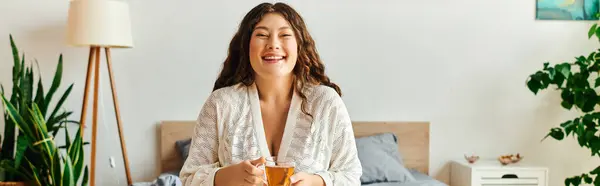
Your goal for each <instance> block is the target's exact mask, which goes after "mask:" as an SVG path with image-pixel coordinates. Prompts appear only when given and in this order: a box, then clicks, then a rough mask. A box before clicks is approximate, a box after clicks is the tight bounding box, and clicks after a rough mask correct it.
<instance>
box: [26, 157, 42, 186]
mask: <svg viewBox="0 0 600 186" xmlns="http://www.w3.org/2000/svg"><path fill="white" fill-rule="evenodd" d="M25 160H26V161H27V164H28V165H29V168H31V170H32V173H33V181H35V183H36V184H37V185H44V184H42V181H41V180H42V179H43V178H42V177H41V176H40V175H39V172H40V171H39V170H38V168H37V167H35V166H34V165H33V163H31V161H29V159H27V158H25Z"/></svg>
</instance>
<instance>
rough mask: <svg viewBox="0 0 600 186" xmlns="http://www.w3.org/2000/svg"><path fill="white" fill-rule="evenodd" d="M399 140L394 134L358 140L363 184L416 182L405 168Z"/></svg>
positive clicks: (377, 135)
mask: <svg viewBox="0 0 600 186" xmlns="http://www.w3.org/2000/svg"><path fill="white" fill-rule="evenodd" d="M397 140H398V139H397V138H396V135H394V134H393V133H382V134H376V135H372V136H366V137H360V138H356V148H357V150H358V158H359V159H360V163H361V165H362V171H363V174H362V176H361V177H360V181H361V183H362V184H370V183H380V182H401V183H402V182H411V181H416V179H415V178H414V177H413V175H412V174H411V173H410V172H409V171H408V169H407V168H406V167H404V162H403V161H402V155H401V154H400V151H399V149H398V141H397Z"/></svg>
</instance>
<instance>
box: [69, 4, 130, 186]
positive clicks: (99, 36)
mask: <svg viewBox="0 0 600 186" xmlns="http://www.w3.org/2000/svg"><path fill="white" fill-rule="evenodd" d="M67 42H68V44H69V45H72V46H78V47H89V48H90V52H89V57H88V66H87V73H86V80H85V90H84V95H83V105H82V107H81V125H80V127H81V128H82V129H83V127H85V123H86V117H87V113H86V109H87V103H88V98H89V92H90V86H91V80H92V75H93V78H94V84H93V85H94V89H93V111H92V140H91V145H92V153H91V167H90V180H89V181H90V185H91V186H94V185H95V183H96V182H95V181H96V180H95V177H96V175H95V173H96V172H95V170H96V144H97V141H96V134H97V126H98V84H99V82H98V81H99V79H100V68H99V67H100V54H101V49H104V50H105V53H106V64H107V65H106V66H107V68H108V75H109V78H110V87H111V89H112V98H113V103H114V110H115V116H116V120H117V127H118V131H119V139H120V140H121V141H120V143H121V152H122V155H123V161H124V164H125V173H126V176H127V185H131V184H132V181H131V175H130V171H129V160H128V158H127V150H126V148H125V141H124V138H123V132H122V131H123V130H122V122H121V115H120V111H119V102H118V100H117V91H116V88H115V80H114V77H113V69H112V64H111V62H112V61H111V53H110V51H111V50H110V49H111V48H131V47H133V39H132V35H131V23H130V18H129V6H128V5H127V4H126V3H125V2H124V1H122V0H73V1H71V2H70V6H69V15H68V28H67ZM80 131H83V130H80ZM81 136H83V132H82V134H81Z"/></svg>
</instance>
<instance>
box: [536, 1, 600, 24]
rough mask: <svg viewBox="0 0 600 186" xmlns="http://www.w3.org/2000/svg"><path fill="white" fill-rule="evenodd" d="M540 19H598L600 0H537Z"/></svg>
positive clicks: (537, 13) (537, 14) (537, 15)
mask: <svg viewBox="0 0 600 186" xmlns="http://www.w3.org/2000/svg"><path fill="white" fill-rule="evenodd" d="M535 1H536V19H538V20H598V16H597V15H598V9H599V6H598V5H599V2H600V0H535Z"/></svg>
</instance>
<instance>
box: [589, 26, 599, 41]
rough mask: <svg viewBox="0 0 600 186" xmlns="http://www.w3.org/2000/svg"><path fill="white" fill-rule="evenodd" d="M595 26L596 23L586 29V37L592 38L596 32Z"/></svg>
mask: <svg viewBox="0 0 600 186" xmlns="http://www.w3.org/2000/svg"><path fill="white" fill-rule="evenodd" d="M596 27H598V24H594V25H592V27H591V28H590V30H589V31H588V39H590V38H592V36H594V34H595V33H596Z"/></svg>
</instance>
